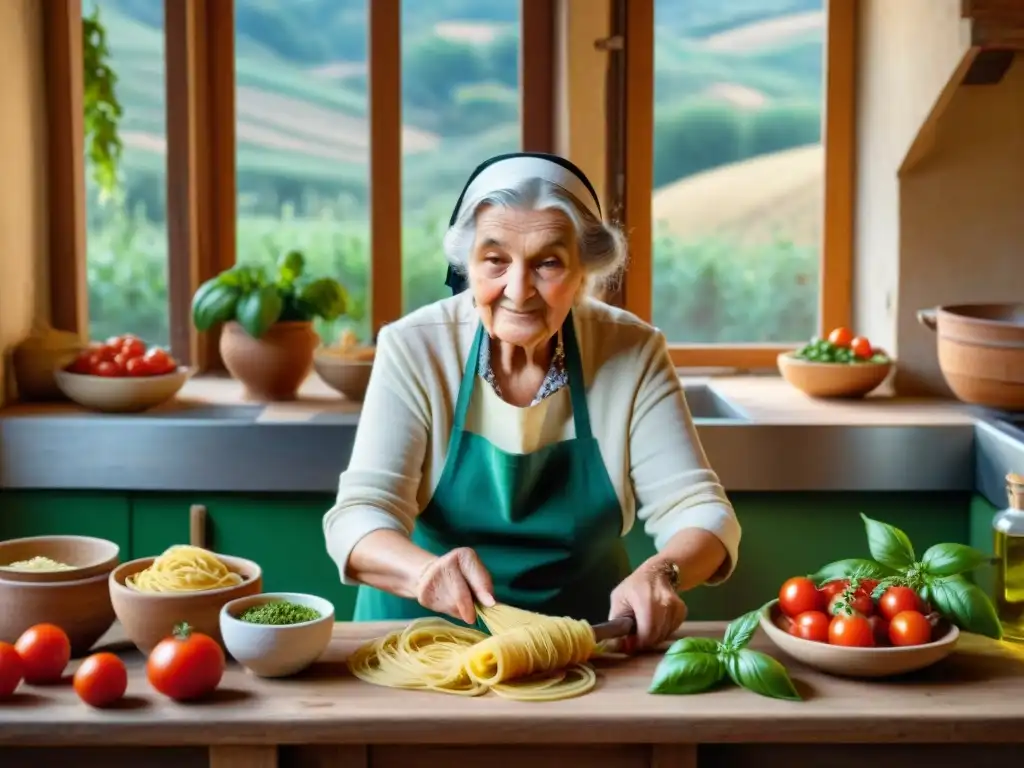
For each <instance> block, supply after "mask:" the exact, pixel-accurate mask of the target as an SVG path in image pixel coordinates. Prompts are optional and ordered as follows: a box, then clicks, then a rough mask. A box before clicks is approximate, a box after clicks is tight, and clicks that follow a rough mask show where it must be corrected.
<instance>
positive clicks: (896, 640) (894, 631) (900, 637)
mask: <svg viewBox="0 0 1024 768" xmlns="http://www.w3.org/2000/svg"><path fill="white" fill-rule="evenodd" d="M889 640H890V641H891V642H892V644H893V645H924V644H925V643H930V642H931V640H932V625H931V623H930V622H929V621H928V619H927V617H925V615H924V614H923V613H921V612H920V611H900V612H899V613H897V614H896V615H895V616H893V617H892V620H891V621H890V622H889Z"/></svg>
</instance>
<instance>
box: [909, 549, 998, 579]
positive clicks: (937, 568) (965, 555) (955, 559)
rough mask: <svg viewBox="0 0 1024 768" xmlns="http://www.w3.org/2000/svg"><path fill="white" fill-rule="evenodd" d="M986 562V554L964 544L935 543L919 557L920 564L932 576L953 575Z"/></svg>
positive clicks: (970, 569) (971, 569)
mask: <svg viewBox="0 0 1024 768" xmlns="http://www.w3.org/2000/svg"><path fill="white" fill-rule="evenodd" d="M987 562H988V555H986V554H985V553H984V552H981V551H979V550H977V549H975V548H974V547H968V546H967V545H966V544H936V545H934V546H931V547H929V548H928V551H926V552H925V553H924V557H922V558H921V564H922V565H924V567H925V570H926V571H927V572H928V573H930V574H932V575H933V576H955V575H957V574H958V573H966V572H967V571H973V570H974V569H975V568H977V567H978V566H979V565H983V564H984V563H987Z"/></svg>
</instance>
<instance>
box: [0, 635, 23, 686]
mask: <svg viewBox="0 0 1024 768" xmlns="http://www.w3.org/2000/svg"><path fill="white" fill-rule="evenodd" d="M24 676H25V662H23V661H22V660H21V656H20V655H19V654H18V651H17V650H15V648H14V646H13V645H11V644H10V643H0V699H8V698H10V697H11V695H12V694H13V693H14V691H15V690H17V688H18V686H19V685H21V681H22V678H24Z"/></svg>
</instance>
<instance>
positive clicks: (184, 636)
mask: <svg viewBox="0 0 1024 768" xmlns="http://www.w3.org/2000/svg"><path fill="white" fill-rule="evenodd" d="M191 635H192V627H190V626H189V623H188V622H187V621H183V622H181V623H180V624H175V625H174V637H175V638H177V639H178V640H188V639H189V637H190V636H191Z"/></svg>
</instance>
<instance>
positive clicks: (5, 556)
mask: <svg viewBox="0 0 1024 768" xmlns="http://www.w3.org/2000/svg"><path fill="white" fill-rule="evenodd" d="M120 553H121V548H120V547H119V546H118V545H117V544H115V543H114V542H112V541H107V540H106V539H97V538H93V537H92V536H28V537H25V538H21V539H9V540H7V541H2V542H0V580H3V581H22V582H34V583H51V584H52V583H54V582H58V581H81V580H82V579H88V578H90V577H92V576H99V575H101V574H102V575H104V576H106V575H107V574H108V573H110V572H111V571H112V570H113V569H114V567H115V566H116V565H117V563H118V561H119V555H120ZM33 557H48V558H50V559H51V560H56V561H57V562H58V563H64V564H65V565H70V566H73V567H72V568H69V569H67V570H60V571H36V570H22V569H20V568H11V567H10V566H9V564H10V563H16V562H19V561H22V560H30V559H32V558H33Z"/></svg>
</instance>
